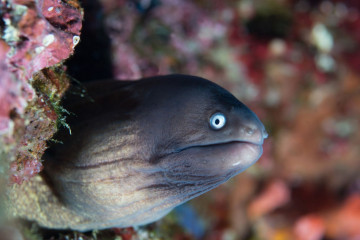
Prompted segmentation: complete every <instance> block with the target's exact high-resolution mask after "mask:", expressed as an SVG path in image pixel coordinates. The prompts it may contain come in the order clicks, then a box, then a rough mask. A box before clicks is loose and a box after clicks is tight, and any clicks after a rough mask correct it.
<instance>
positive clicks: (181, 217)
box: [0, 0, 360, 240]
mask: <svg viewBox="0 0 360 240" xmlns="http://www.w3.org/2000/svg"><path fill="white" fill-rule="evenodd" d="M3 2H4V1H3ZM16 2H18V3H22V2H26V1H16ZM36 2H38V1H36ZM39 2H41V3H44V4H45V3H47V2H51V4H54V3H55V2H58V3H60V2H61V1H45V0H44V1H39ZM64 3H66V4H68V5H67V6H70V5H71V6H75V7H74V8H71V11H73V12H75V10H74V9H77V14H78V15H79V16H78V18H77V22H76V21H74V20H71V18H69V16H73V15H74V13H73V12H70V14H69V15H67V16H66V17H67V18H68V19H70V20H71V21H72V22H71V21H70V20H69V21H68V22H66V24H63V25H61V24H58V23H57V22H56V21H59V22H60V20H61V21H63V20H62V16H61V15H60V17H59V16H57V19H56V21H55V22H51V21H50V20H51V17H52V16H50V15H49V16H50V17H47V20H48V21H49V22H50V23H52V24H53V26H55V27H59V26H60V27H59V28H60V29H61V30H63V31H65V32H67V33H68V32H71V31H72V32H73V33H74V34H76V35H75V36H74V37H73V35H69V36H70V37H69V36H68V35H64V36H66V38H69V39H70V40H69V41H68V42H67V43H69V46H70V47H68V48H69V49H70V50H69V49H67V48H64V47H58V45H54V44H53V45H49V46H52V47H54V48H57V49H66V50H68V51H67V52H66V54H67V55H66V56H61V57H58V58H56V60H57V59H63V58H66V57H67V56H68V54H70V52H71V51H72V50H71V49H74V47H75V45H76V44H77V43H78V39H79V36H77V35H78V33H79V31H80V28H81V16H82V15H81V14H80V10H79V6H78V5H77V1H76V0H67V1H62V2H61V4H63V5H64ZM80 4H81V7H83V9H84V21H83V25H82V31H81V36H80V39H81V40H80V42H79V43H78V45H77V46H76V49H75V54H74V55H73V56H71V57H70V59H69V60H67V61H66V62H65V65H66V66H67V72H68V74H69V75H70V76H71V78H73V79H75V81H90V80H97V79H104V78H117V79H125V80H128V79H134V80H135V79H139V78H142V77H147V76H153V75H158V74H168V73H183V74H191V75H197V76H201V77H204V78H207V79H210V80H212V81H214V82H216V83H218V84H219V85H221V86H223V87H224V88H226V89H228V90H229V91H230V92H232V93H233V94H234V95H235V96H236V97H237V98H238V99H240V100H241V101H243V102H244V103H246V105H248V106H249V107H250V108H251V109H252V110H253V111H254V112H255V113H256V114H257V115H258V116H259V118H260V119H261V121H262V122H263V123H264V124H265V126H266V128H267V130H268V132H269V138H268V139H266V141H265V143H264V153H263V156H262V157H261V158H260V160H259V161H258V162H257V163H256V164H255V165H254V166H252V167H251V168H249V169H248V170H246V171H245V172H243V173H241V174H240V175H238V176H236V177H234V178H233V179H231V180H230V181H228V182H227V183H225V184H223V185H221V186H220V187H218V188H216V189H214V190H212V191H210V192H208V193H206V194H204V195H202V196H200V197H198V198H196V199H194V200H192V201H190V202H189V203H187V204H184V205H182V206H180V207H178V208H177V209H175V210H174V211H173V212H172V213H170V214H169V215H168V216H166V217H165V218H164V219H162V220H160V221H158V222H156V223H154V224H151V225H148V226H145V227H141V228H139V229H132V228H128V229H113V230H108V231H100V232H98V231H96V232H91V233H77V232H61V233H59V232H51V231H44V230H41V229H40V230H39V229H38V228H36V227H34V225H33V226H32V227H29V229H27V230H26V231H27V235H26V236H27V239H79V240H80V239H118V240H119V239H176V240H182V239H189V240H190V239H204V240H223V239H224V240H232V239H246V240H260V239H269V240H287V239H295V240H359V239H360V174H359V173H360V129H359V128H360V127H359V126H360V2H359V1H358V0H334V1H322V0H298V1H296V0H253V1H251V0H211V1H206V0H193V1H190V0H82V1H80ZM45 6H46V8H45ZM4 9H5V8H1V10H2V11H4V12H6V11H5V10H6V9H5V10H4ZM53 9H54V8H53V7H52V5H49V6H48V5H44V9H42V11H43V14H45V13H46V14H50V13H48V12H53V11H52V10H53ZM7 11H8V10H7ZM4 16H5V15H4ZM35 16H36V15H35ZM64 16H65V15H64ZM45 17H46V16H45ZM64 18H65V17H64ZM54 19H55V18H54ZM59 19H60V20H59ZM65 19H66V18H65ZM79 19H80V20H79ZM74 22H76V23H77V25H76V26H75V24H74V26H75V27H74V29H71V28H70V27H68V28H65V27H66V26H72V25H71V24H72V23H74ZM2 23H3V24H2V25H4V26H6V24H8V22H6V21H5V20H4V21H3V22H2ZM79 24H80V26H79ZM2 25H1V26H2ZM63 26H65V27H63ZM45 33H47V32H45ZM35 35H36V34H35ZM9 36H10V35H9V34H8V39H10V40H7V41H8V42H11V41H12V39H11V36H10V37H9ZM44 36H45V35H44ZM46 36H48V35H46ZM59 36H60V37H61V36H62V35H59ZM56 37H58V36H56ZM60 37H59V39H60ZM3 38H5V37H4V36H3ZM64 38H65V37H64ZM66 38H65V39H66ZM34 39H37V38H34ZM39 39H40V38H39ZM15 40H16V39H15ZM20 40H21V41H23V39H20ZM40 40H41V41H42V42H43V43H44V40H43V39H40ZM40 40H39V41H40ZM47 40H49V39H47ZM74 40H76V41H75V42H74ZM17 41H18V39H17ZM58 42H61V41H58ZM63 42H66V41H63ZM10 45H11V44H10ZM45 45H46V44H45ZM19 46H20V45H19V44H18V45H17V47H19ZM21 46H23V45H21ZM34 46H35V45H34ZM36 46H37V45H36ZM46 47H47V45H46ZM34 49H35V48H34ZM46 49H50V48H45V50H46ZM42 50H43V49H40V50H39V49H38V48H36V49H35V50H34V52H36V51H38V52H39V51H40V52H41V51H42ZM4 52H5V51H4ZM44 52H45V51H44ZM49 52H51V54H54V52H56V51H52V50H49ZM58 52H61V51H58ZM46 54H48V52H46ZM3 55H4V56H5V53H4V54H3ZM63 55H65V54H63ZM1 56H2V55H1ZM9 56H10V55H7V57H9ZM27 56H29V55H27ZM34 56H35V55H34ZM10 57H12V56H10ZM10 57H9V58H10ZM43 57H44V58H45V59H46V60H48V59H50V58H49V57H48V55H44V56H43ZM19 59H20V60H23V59H25V58H23V57H21V58H20V57H19ZM51 60H52V58H51ZM24 61H27V60H24ZM39 62H40V61H39ZM54 62H55V61H54ZM40 63H41V62H40ZM52 64H54V63H52ZM52 64H50V65H52ZM20 66H21V65H20ZM31 66H32V65H31ZM45 66H48V65H45V64H44V66H42V65H41V68H43V67H45ZM41 68H40V67H39V69H41ZM39 69H36V70H39ZM45 73H46V72H45ZM48 75H50V74H48ZM2 76H5V75H2ZM4 79H5V78H4ZM55 79H56V78H55ZM24 81H25V80H24ZM2 84H3V83H2ZM3 85H4V84H3ZM4 86H5V85H4ZM64 89H66V88H64ZM0 90H1V88H0ZM36 90H37V89H36ZM63 91H65V90H63ZM44 99H45V100H46V98H44ZM50 100H51V99H50ZM56 101H57V102H58V100H56ZM57 102H56V103H57ZM55 110H56V109H55ZM45 113H46V112H45ZM6 114H7V113H6ZM48 115H49V114H48ZM36 116H37V115H35V117H36ZM7 117H8V116H7ZM50 117H52V115H50ZM36 118H37V117H36ZM54 119H56V114H55V118H54ZM54 119H53V121H54ZM60 120H62V119H60ZM15 129H16V128H15ZM54 131H55V130H54ZM33 136H34V135H33V134H29V135H28V137H29V138H34V137H33ZM49 137H50V136H49ZM46 139H47V138H46ZM13 142H14V141H13ZM24 142H25V143H26V141H24ZM44 149H45V147H44V146H43V147H42V151H43V150H44ZM40 156H41V155H40ZM35 160H36V161H35ZM35 160H34V161H33V162H31V163H34V164H32V165H29V164H28V165H29V166H28V165H25V167H24V168H18V167H17V166H16V164H15V167H12V168H14V169H15V170H14V172H15V173H16V171H20V170H21V171H23V170H22V169H25V170H26V169H30V170H31V171H30V170H29V171H27V172H26V171H25V173H26V174H27V175H29V176H32V175H35V174H36V173H37V172H39V171H40V170H41V163H39V162H38V158H36V159H35ZM35 163H36V164H35ZM35 167H36V171H34V170H33V169H34V168H35ZM19 169H20V170H19ZM11 170H12V169H11ZM23 172H24V171H23ZM23 172H20V173H21V174H23V175H24V176H27V175H26V174H25V173H23ZM28 172H30V173H28ZM20 173H17V174H18V175H19V174H20ZM14 176H15V177H14ZM16 176H17V175H13V178H12V179H13V180H12V181H13V182H17V183H21V181H23V179H22V177H21V176H22V175H19V176H20V177H16ZM23 178H24V177H23ZM14 179H15V180H14ZM24 179H25V180H26V179H27V178H24Z"/></svg>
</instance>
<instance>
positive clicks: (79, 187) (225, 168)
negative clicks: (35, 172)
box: [15, 75, 267, 231]
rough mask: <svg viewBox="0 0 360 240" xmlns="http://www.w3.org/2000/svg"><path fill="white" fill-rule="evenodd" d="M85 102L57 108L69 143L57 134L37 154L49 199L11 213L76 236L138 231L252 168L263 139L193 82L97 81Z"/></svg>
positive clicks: (226, 97)
mask: <svg viewBox="0 0 360 240" xmlns="http://www.w3.org/2000/svg"><path fill="white" fill-rule="evenodd" d="M88 94H89V95H90V96H91V99H89V98H78V99H76V98H68V99H67V100H66V102H67V105H66V108H67V109H68V110H69V111H70V112H72V113H74V114H73V115H71V118H70V119H69V124H70V127H71V130H72V135H69V133H68V132H66V131H63V132H60V133H59V134H58V135H57V136H56V137H55V138H56V139H58V140H60V141H62V142H63V144H56V145H54V146H53V147H51V148H50V149H49V151H48V152H47V153H46V154H45V156H44V158H45V160H46V162H45V171H44V175H43V176H42V178H43V179H45V182H44V181H43V183H44V184H43V186H42V189H43V190H41V191H42V192H49V191H48V190H46V189H45V188H46V187H48V188H49V189H50V191H51V193H47V194H48V196H54V197H53V200H52V201H50V203H49V202H43V201H41V204H40V205H41V209H42V210H40V211H42V213H41V214H36V213H28V212H27V213H21V211H17V214H15V215H18V216H20V217H25V218H28V219H32V220H35V221H38V222H39V223H40V224H41V225H43V226H45V227H50V228H71V229H76V230H80V231H85V230H89V229H102V228H109V227H128V226H136V225H143V224H147V223H150V222H153V221H156V220H158V219H159V218H161V217H163V216H164V215H166V214H167V213H168V212H169V211H171V210H172V209H173V208H174V207H176V206H177V205H179V204H181V203H184V202H186V201H188V200H189V199H192V198H194V197H196V196H198V195H200V194H202V193H204V192H206V191H209V190H210V189H213V188H215V187H216V186H218V185H219V184H221V183H223V182H225V181H227V180H228V179H229V178H231V177H233V176H235V175H236V174H238V173H240V172H241V171H243V170H244V169H246V168H247V167H249V166H250V165H252V164H253V163H255V162H256V161H257V160H258V159H259V157H260V156H261V154H262V144H263V141H264V138H266V137H267V133H266V131H265V129H264V126H263V124H262V123H261V122H260V121H259V119H258V118H257V117H256V115H255V114H254V113H253V112H252V111H251V110H249V109H248V108H247V107H246V106H245V105H244V104H242V103H241V102H240V101H238V100H237V99H236V98H235V97H234V96H232V95H231V94H230V93H229V92H228V91H226V90H225V89H223V88H221V87H219V86H218V85H216V84H214V83H212V82H210V81H207V80H205V79H202V78H198V77H192V76H186V75H170V76H161V77H153V78H149V79H144V80H140V81H135V82H120V81H105V82H97V83H92V84H90V85H89V86H88ZM214 113H222V114H223V115H224V116H225V118H226V123H225V125H224V127H222V128H221V129H218V130H215V129H213V128H212V127H211V125H210V122H209V119H210V118H211V116H212V115H213V114H214ZM38 181H41V180H38ZM45 184H46V186H45ZM37 185H39V184H38V183H34V184H33V185H32V187H31V188H35V189H34V190H31V191H40V190H36V187H34V186H37ZM39 189H40V188H39ZM44 189H45V190H44ZM39 201H40V200H37V202H39ZM44 209H46V210H44ZM54 209H55V210H56V209H57V210H56V211H55V212H56V213H53V212H54V211H52V210H54ZM59 209H60V210H59ZM29 215H31V216H29ZM61 219H66V220H61Z"/></svg>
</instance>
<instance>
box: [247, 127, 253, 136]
mask: <svg viewBox="0 0 360 240" xmlns="http://www.w3.org/2000/svg"><path fill="white" fill-rule="evenodd" d="M245 132H246V134H248V135H253V134H254V133H255V129H254V128H251V127H247V128H245Z"/></svg>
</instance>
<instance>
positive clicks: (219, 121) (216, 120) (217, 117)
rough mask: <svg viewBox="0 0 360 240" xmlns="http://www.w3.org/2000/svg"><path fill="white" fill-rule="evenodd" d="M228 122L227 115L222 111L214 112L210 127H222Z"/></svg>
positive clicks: (216, 128)
mask: <svg viewBox="0 0 360 240" xmlns="http://www.w3.org/2000/svg"><path fill="white" fill-rule="evenodd" d="M225 123H226V118H225V115H224V114H222V113H219V112H218V113H214V114H213V115H212V116H211V117H210V127H211V128H212V129H215V130H218V129H220V128H222V127H224V126H225Z"/></svg>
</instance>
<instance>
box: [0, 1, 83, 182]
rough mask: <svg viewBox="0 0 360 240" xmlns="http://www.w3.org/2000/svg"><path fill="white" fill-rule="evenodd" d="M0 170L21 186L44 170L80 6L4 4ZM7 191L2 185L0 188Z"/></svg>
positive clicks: (66, 82) (0, 44)
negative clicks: (44, 158)
mask: <svg viewBox="0 0 360 240" xmlns="http://www.w3.org/2000/svg"><path fill="white" fill-rule="evenodd" d="M0 15H1V25H0V26H1V39H0V62H1V68H0V75H1V79H0V143H1V148H0V156H1V159H0V169H1V173H2V174H1V176H2V180H1V181H2V182H4V183H5V182H7V176H6V175H5V174H4V173H5V172H6V169H9V168H10V178H9V179H10V182H12V183H18V184H20V183H21V182H22V181H24V180H27V179H29V178H30V177H32V176H34V175H36V174H37V173H39V172H40V170H41V169H42V163H41V155H42V154H43V152H44V150H45V149H46V141H47V140H49V139H50V138H51V137H52V135H53V134H54V133H55V132H56V130H57V126H58V125H59V124H58V123H59V121H60V122H61V119H60V120H59V118H61V116H62V113H63V110H62V109H61V107H60V105H59V102H60V98H61V96H62V95H63V93H64V92H65V90H66V89H67V87H68V86H69V79H68V77H67V76H66V74H65V68H64V67H63V66H62V65H61V64H62V62H63V61H64V60H65V59H67V58H68V57H69V56H70V55H71V54H72V53H73V52H74V48H75V46H76V45H77V44H78V42H79V40H80V30H81V26H82V15H83V13H82V10H81V8H80V6H79V4H78V3H77V1H55V0H39V1H21V0H19V1H15V0H14V1H5V0H4V1H1V8H0ZM2 186H4V185H2Z"/></svg>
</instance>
